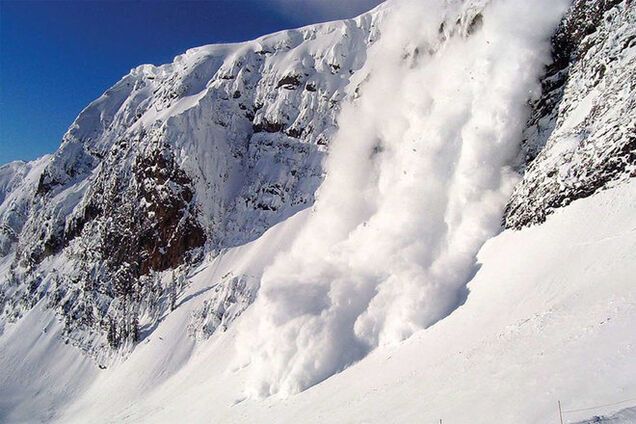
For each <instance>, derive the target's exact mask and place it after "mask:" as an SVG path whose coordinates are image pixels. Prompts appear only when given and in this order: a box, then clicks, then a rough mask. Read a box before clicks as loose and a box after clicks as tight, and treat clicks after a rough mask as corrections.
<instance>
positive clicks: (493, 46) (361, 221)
mask: <svg viewBox="0 0 636 424" xmlns="http://www.w3.org/2000/svg"><path fill="white" fill-rule="evenodd" d="M566 6H567V2H566V1H555V0H532V1H527V0H492V1H487V0H483V1H470V2H468V1H464V2H462V1H443V0H429V1H421V0H414V1H402V2H396V3H394V4H392V5H391V7H393V10H392V11H391V13H390V15H389V16H388V17H387V18H386V20H385V21H384V22H383V24H382V25H383V27H382V37H381V39H380V40H379V41H378V42H377V43H376V44H375V45H374V46H373V47H372V48H371V50H370V52H369V58H368V61H367V64H366V65H365V68H364V69H363V70H362V71H360V72H359V74H358V76H357V77H358V81H360V82H361V85H360V87H359V89H360V91H361V95H360V97H359V98H358V99H357V100H355V101H353V102H352V103H351V104H349V105H347V106H346V107H345V108H344V109H343V111H342V113H341V115H340V117H339V123H340V130H339V133H338V134H337V136H336V138H335V140H334V142H333V144H332V149H331V152H330V155H329V158H328V160H327V163H326V169H327V176H326V179H325V181H324V183H323V185H322V186H321V188H320V190H319V193H318V198H317V201H316V204H315V210H314V211H313V215H312V216H311V218H310V220H309V222H308V224H307V225H306V227H305V228H303V230H302V231H301V232H300V233H299V234H298V236H297V238H296V239H295V241H294V242H293V243H292V246H291V248H290V249H289V251H288V252H286V253H285V254H283V255H280V256H279V257H278V258H277V260H276V261H275V262H274V263H273V264H272V265H271V266H269V267H268V268H267V269H266V270H265V273H264V275H263V278H262V286H261V291H260V293H259V296H258V299H257V301H256V302H255V304H254V306H253V308H251V309H252V310H251V312H250V314H249V316H248V317H246V319H245V320H244V321H243V323H242V324H241V326H240V328H239V339H238V351H239V356H240V357H241V360H242V361H245V362H249V367H250V375H251V380H250V381H249V383H248V384H249V386H248V392H249V394H250V395H252V396H257V397H258V396H268V395H272V394H280V395H283V396H284V395H287V394H290V393H295V392H298V391H301V390H304V389H306V388H307V387H310V386H311V385H313V384H316V383H318V382H320V381H321V380H323V379H325V378H327V377H329V376H330V375H332V374H334V373H336V372H339V371H341V370H342V369H343V368H345V367H346V366H348V365H349V364H351V363H352V362H354V361H356V360H358V359H360V358H362V357H363V356H364V355H365V354H366V353H368V352H369V351H370V350H371V349H373V348H374V347H376V346H378V345H382V344H389V343H395V342H399V341H401V340H403V339H405V338H406V337H409V336H410V335H411V334H412V333H413V332H414V331H417V330H418V329H421V328H426V327H428V326H430V325H432V324H433V323H435V322H436V321H438V320H440V319H442V318H443V317H444V316H446V315H448V314H449V313H450V312H451V311H452V310H453V309H454V308H456V307H457V306H458V305H459V304H460V303H461V301H462V299H463V298H464V297H465V294H466V288H465V287H466V283H467V282H468V281H469V280H470V278H471V277H472V275H473V274H474V272H475V271H476V263H475V256H476V254H477V252H478V250H479V248H480V247H481V246H482V244H483V243H484V242H485V241H486V240H487V239H488V238H490V237H492V236H493V235H494V234H496V233H497V232H498V231H499V230H500V220H501V215H502V211H503V208H504V205H505V203H506V200H507V198H508V196H509V194H510V192H511V190H512V187H513V186H514V184H515V182H516V181H517V175H515V173H514V172H513V170H512V169H511V167H510V166H509V165H510V164H511V162H512V161H513V159H514V157H515V156H516V154H517V153H518V143H519V140H520V135H521V131H522V129H523V127H524V124H525V120H526V116H527V108H526V104H527V100H528V99H529V97H531V96H535V95H537V94H538V90H539V85H538V77H539V75H540V73H541V71H542V69H543V66H544V65H545V64H546V63H547V62H548V61H549V57H550V54H549V53H550V43H549V38H550V35H551V32H552V30H553V29H554V27H555V26H556V24H557V23H558V20H559V18H560V16H561V14H562V13H563V12H564V11H565V8H566ZM422 355H426V352H422Z"/></svg>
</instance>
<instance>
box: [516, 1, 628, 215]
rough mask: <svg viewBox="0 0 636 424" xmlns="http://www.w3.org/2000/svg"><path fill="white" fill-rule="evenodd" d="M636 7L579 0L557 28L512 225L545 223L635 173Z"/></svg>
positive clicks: (530, 132) (536, 104)
mask: <svg viewBox="0 0 636 424" xmlns="http://www.w3.org/2000/svg"><path fill="white" fill-rule="evenodd" d="M634 6H635V5H634V4H633V2H632V1H629V0H623V1H620V0H601V1H596V0H594V1H593V0H577V1H576V2H574V3H573V5H572V7H571V9H570V11H569V12H568V15H567V17H566V18H565V19H564V20H563V22H562V23H561V25H560V27H559V28H558V31H557V33H556V34H555V35H554V38H553V45H554V59H555V60H554V64H553V65H552V66H551V67H550V68H549V69H548V71H547V73H546V76H545V77H544V79H543V81H542V86H543V94H542V96H541V97H540V98H539V99H538V100H537V101H535V102H534V104H533V114H532V118H531V120H530V123H529V127H528V129H527V130H526V133H525V141H524V147H525V153H526V161H527V168H526V169H525V172H524V176H523V180H522V182H521V183H520V184H519V185H518V186H517V187H516V189H515V192H514V194H513V197H512V199H511V201H510V203H509V205H508V210H507V213H506V216H505V225H506V227H508V228H520V227H523V226H525V225H529V224H537V223H541V222H543V221H544V220H545V219H546V216H547V215H549V214H550V213H551V212H552V211H553V210H554V209H556V208H559V207H562V206H567V205H568V204H569V203H570V202H572V201H573V200H575V199H578V198H582V197H586V196H590V195H592V194H594V193H595V192H597V191H598V190H601V189H603V188H605V187H608V186H610V185H612V184H616V183H619V182H620V181H622V180H625V179H627V178H630V177H634V176H636V113H635V111H636V8H635V7H634Z"/></svg>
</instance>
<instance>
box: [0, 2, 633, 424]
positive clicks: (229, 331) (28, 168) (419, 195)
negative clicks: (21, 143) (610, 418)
mask: <svg viewBox="0 0 636 424" xmlns="http://www.w3.org/2000/svg"><path fill="white" fill-rule="evenodd" d="M634 176H636V8H634V5H633V4H632V1H631V0H575V1H573V2H571V3H569V4H568V2H567V1H565V0H564V1H553V0H537V1H536V2H526V1H523V0H498V1H494V0H493V1H488V0H465V1H459V0H456V1H455V0H452V1H451V0H449V1H443V0H430V1H427V2H421V1H415V0H411V1H409V0H401V1H399V0H394V1H389V2H387V3H385V4H383V5H382V6H380V7H378V8H376V9H375V10H372V11H370V12H368V13H366V14H363V15H361V16H359V17H357V18H355V19H350V20H345V21H338V22H330V23H325V24H319V25H313V26H309V27H305V28H300V29H296V30H289V31H283V32H280V33H276V34H272V35H269V36H265V37H261V38H259V39H257V40H254V41H250V42H245V43H238V44H229V45H210V46H204V47H199V48H195V49H191V50H188V51H187V52H186V53H185V54H183V55H181V56H178V57H177V58H175V60H174V62H173V63H171V64H167V65H162V66H152V65H143V66H140V67H138V68H135V69H133V70H132V71H131V72H130V73H129V74H128V75H126V76H125V77H124V78H123V79H122V80H121V81H119V82H118V83H117V84H115V85H114V86H113V87H112V88H111V89H109V90H108V91H107V92H106V93H104V94H103V95H102V96H101V97H100V98H99V99H97V100H95V101H94V102H93V103H91V104H90V105H89V106H88V107H87V108H86V109H85V110H84V111H82V113H81V114H80V115H79V116H78V118H77V119H76V121H75V122H74V123H73V124H72V125H71V127H70V129H69V130H68V132H67V133H66V134H65V136H64V138H63V140H62V144H61V146H60V148H59V149H58V150H57V151H56V152H55V153H54V154H52V155H48V156H45V157H43V158H41V159H38V160H36V161H33V162H28V163H24V162H13V163H10V164H7V165H4V166H2V167H0V364H1V367H0V368H1V370H2V371H0V421H8V422H22V421H55V420H59V421H64V422H68V421H77V422H86V421H112V420H114V421H118V422H124V421H126V422H139V421H150V422H166V421H170V422H172V421H175V420H182V419H186V420H187V421H188V422H201V421H209V420H212V421H215V422H217V421H219V422H238V421H241V422H255V421H257V420H260V419H265V420H266V421H275V422H279V421H281V422H294V421H299V420H301V421H306V422H324V421H325V420H327V421H334V422H335V421H337V422H343V421H344V422H363V421H364V422H367V421H370V422H384V421H389V422H393V421H396V422H413V421H418V422H419V421H425V420H426V419H428V420H431V422H437V421H438V420H439V418H444V419H448V420H451V421H449V422H492V420H493V419H494V420H495V421H498V422H528V423H535V422H547V420H548V417H551V413H552V412H551V409H550V408H552V407H553V406H554V404H555V402H556V399H561V400H563V401H564V403H565V404H569V405H582V406H583V407H587V406H595V405H609V404H613V403H615V402H618V401H623V400H624V399H629V398H630V396H631V397H632V398H636V384H635V383H634V381H636V379H634V378H633V376H634V375H636V374H635V373H636V368H635V367H634V361H633V358H634V354H635V352H634V348H633V346H634V342H636V340H634V335H633V332H630V331H629V328H630V327H629V326H630V325H631V324H633V319H634V317H635V316H636V309H634V306H633V305H634V304H635V303H634V296H636V292H635V291H634V286H633V284H630V282H632V281H633V275H634V273H636V265H635V264H636V261H635V259H636V258H634V254H633V252H634V251H636V249H635V248H636V237H635V235H634V228H636V222H635V219H636V216H635V214H634V210H635V209H634V206H635V204H634V201H635V200H636V196H635V193H634V190H633V188H634V183H633V181H632V180H631V179H630V178H631V177H634ZM587 197H589V199H585V200H582V199H584V198H587ZM577 199H578V200H577ZM573 202H574V203H573ZM570 203H573V205H572V206H568V205H570ZM566 206H568V207H567V208H565V207H566ZM560 208H564V209H563V210H558V209H560ZM551 214H554V215H555V216H554V218H552V217H550V216H549V215H551ZM533 225H534V226H533ZM528 227H530V228H528ZM504 228H506V229H507V230H506V231H505V232H504V233H503V234H501V235H499V236H497V237H495V236H496V235H497V234H498V233H499V232H500V231H501V230H502V229H504ZM493 237H494V239H493ZM484 244H485V245H484ZM559 256H562V257H559ZM610 321H611V322H610ZM579 328H581V329H582V330H579ZM546 332H550V334H552V335H551V336H548V335H547V334H546ZM411 336H412V337H411ZM409 337H410V338H409ZM405 339H408V340H407V341H404V340H405ZM596 344H601V346H597V345H596ZM557 346H560V347H557ZM392 357H395V359H391V358H392ZM573 358H574V359H573ZM522 360H525V361H528V365H527V366H525V367H524V366H522V365H521V362H520V361H522ZM569 360H572V365H570V366H569V367H566V368H567V370H566V371H567V374H566V371H560V370H559V368H562V367H563V364H564V362H567V361H569ZM586 363H592V364H594V365H590V367H592V368H591V369H590V368H585V367H584V366H583V365H582V364H586ZM334 374H335V375H334ZM498 374H501V375H500V376H499V377H497V376H498ZM548 374H551V375H552V376H551V377H547V375H548ZM630 375H631V377H630ZM541 376H546V381H545V382H544V384H545V385H546V386H545V390H542V389H541V387H540V386H541V385H540V384H539V382H540V379H541ZM577 376H578V378H577ZM504 379H509V381H508V382H507V383H506V382H504ZM581 379H585V380H587V381H586V382H581V381H580V380H581ZM458 384H461V385H462V387H458V386H457V385H458ZM463 385H472V386H475V388H474V389H468V388H467V387H464V386H463ZM352 386H357V387H352ZM482 386H483V387H484V390H485V391H486V392H490V391H493V392H495V391H496V392H497V393H498V394H497V395H496V396H495V395H490V394H486V393H483V392H481V394H480V390H479V389H480V387H482ZM310 387H311V390H307V391H303V390H305V389H307V388H310ZM515 388H518V389H519V390H518V392H517V393H515V390H513V389H515ZM298 392H301V393H300V394H296V393H298ZM334 393H338V394H339V396H336V397H335V398H333V395H334ZM420 394H421V396H422V399H419V398H418V396H420ZM272 395H275V396H272ZM281 396H283V397H285V396H290V397H289V398H287V399H285V400H280V399H279V398H280V397H281ZM531 396H532V397H533V399H532V401H530V399H529V397H531ZM263 397H265V399H262V398H263ZM504 397H505V398H506V399H514V401H511V402H508V403H507V404H506V405H504V406H503V407H501V408H500V409H499V410H495V411H493V405H494V404H495V403H497V402H496V401H497V400H501V399H504ZM211 398H212V399H214V400H210V399H211ZM553 401H554V402H553ZM634 405H636V401H633V402H631V403H629V402H628V403H626V404H624V403H620V404H618V406H617V407H616V408H612V407H608V408H607V407H606V408H605V409H602V410H600V412H599V413H610V412H615V411H618V409H620V407H623V408H625V407H630V406H634ZM500 406H501V405H500ZM568 409H574V407H572V408H568ZM583 409H585V408H583ZM458 410H461V411H459V412H458ZM592 412H594V411H592ZM568 413H569V412H568ZM184 416H186V417H187V418H183V417H184ZM590 416H592V413H588V411H587V410H584V411H580V413H579V411H576V413H575V412H572V413H571V415H570V416H569V417H568V418H571V419H572V420H573V419H578V420H584V419H587V418H588V417H590ZM616 416H617V417H619V418H617V419H622V418H621V417H627V418H626V419H624V422H629V419H630V418H629V417H630V416H631V417H633V413H632V412H630V410H626V411H623V412H620V413H618V415H616ZM257 417H260V418H258V419H257ZM263 417H267V418H263ZM550 419H552V417H551V418H550ZM568 422H571V421H568ZM619 422H620V421H619Z"/></svg>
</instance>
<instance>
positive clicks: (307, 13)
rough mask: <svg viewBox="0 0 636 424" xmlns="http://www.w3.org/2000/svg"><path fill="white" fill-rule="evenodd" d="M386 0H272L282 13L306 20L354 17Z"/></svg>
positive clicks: (272, 3)
mask: <svg viewBox="0 0 636 424" xmlns="http://www.w3.org/2000/svg"><path fill="white" fill-rule="evenodd" d="M384 1H385V0H270V3H271V5H272V7H277V8H279V9H280V13H282V14H284V15H285V16H286V17H288V18H290V19H298V21H299V22H300V21H303V22H305V21H306V20H308V19H310V20H312V21H315V22H323V21H332V20H336V19H344V18H352V17H354V16H357V15H359V14H361V13H364V12H366V11H368V10H371V9H373V8H374V7H375V6H377V5H379V4H380V3H382V2H384Z"/></svg>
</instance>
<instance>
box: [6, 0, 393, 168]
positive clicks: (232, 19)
mask: <svg viewBox="0 0 636 424" xmlns="http://www.w3.org/2000/svg"><path fill="white" fill-rule="evenodd" d="M378 3H381V0H209V1H175V0H164V1H150V0H147V1H133V0H129V1H107V0H102V1H85V0H74V1H51V0H50V1H29V0H20V1H6V0H0V164H2V163H6V162H9V161H12V160H16V159H22V160H31V159H35V158H37V157H39V156H42V155H43V154H45V153H50V152H53V151H55V149H56V148H57V146H58V145H59V143H60V141H61V138H62V135H63V134H64V132H65V131H66V129H67V128H68V127H69V125H70V124H71V123H72V121H73V120H74V119H75V117H76V116H77V115H78V113H79V112H80V111H81V110H82V109H83V108H84V107H85V106H86V105H87V104H88V103H89V102H91V101H92V100H94V99H95V98H97V97H99V96H100V95H101V94H102V93H103V92H104V91H105V90H106V89H107V88H108V87H110V86H111V85H113V84H114V83H115V82H116V81H118V80H119V79H120V78H121V77H122V76H123V75H125V74H126V73H128V71H129V70H130V69H131V68H133V67H135V66H137V65H140V64H143V63H153V64H162V63H167V62H171V61H172V58H173V57H174V56H176V55H177V54H179V53H182V52H184V51H185V50H186V49H188V48H190V47H195V46H199V45H203V44H210V43H218V42H231V41H243V40H249V39H252V38H255V37H257V36H259V35H263V34H267V33H269V32H274V31H278V30H281V29H286V28H293V27H298V26H302V25H306V24H310V23H314V22H322V21H326V20H333V19H340V18H345V17H351V16H355V15H357V14H359V13H361V12H364V11H365V10H368V9H370V8H371V7H373V6H375V5H377V4H378Z"/></svg>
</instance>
